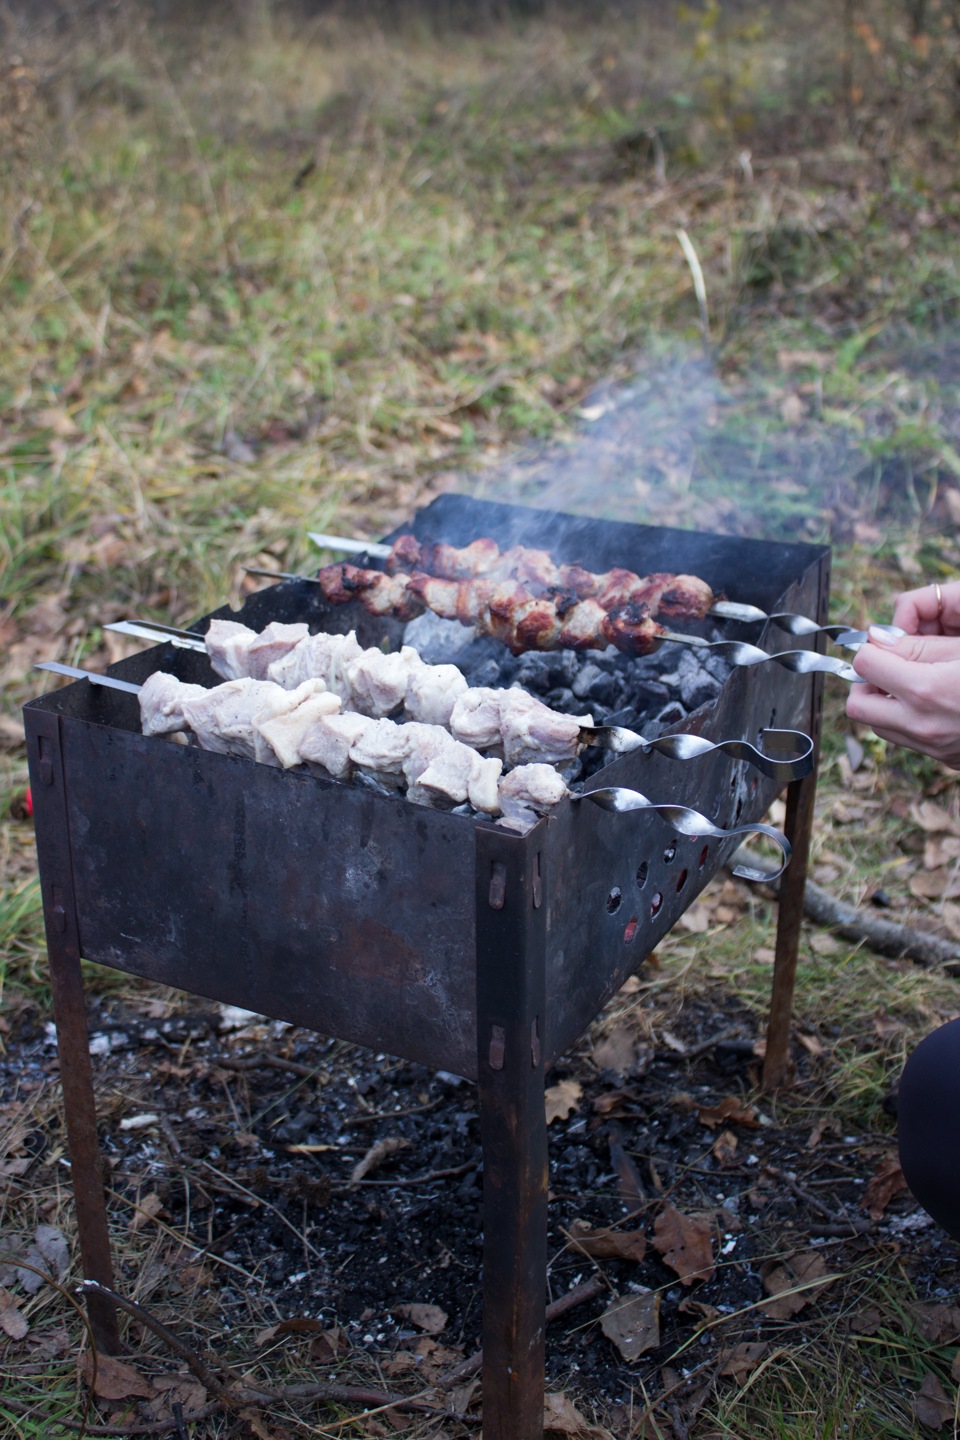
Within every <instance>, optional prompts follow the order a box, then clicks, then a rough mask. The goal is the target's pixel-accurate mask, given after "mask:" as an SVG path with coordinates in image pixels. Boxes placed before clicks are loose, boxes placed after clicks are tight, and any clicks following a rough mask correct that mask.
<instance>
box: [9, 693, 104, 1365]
mask: <svg viewBox="0 0 960 1440" xmlns="http://www.w3.org/2000/svg"><path fill="white" fill-rule="evenodd" d="M24 714H25V720H26V736H27V759H28V760H29V763H30V787H31V792H32V794H33V808H34V816H35V828H36V839H37V855H38V858H39V861H40V884H41V894H42V896H43V919H44V925H45V926H46V933H47V954H48V956H49V960H50V984H51V989H52V991H53V1014H54V1020H55V1021H56V1026H57V1048H58V1053H59V1058H60V1083H61V1085H62V1087H63V1108H64V1114H65V1116H66V1122H67V1141H68V1144H69V1148H70V1169H71V1175H72V1179H73V1193H74V1198H75V1200H76V1206H77V1231H78V1233H79V1237H80V1254H81V1258H82V1260H83V1273H84V1275H85V1276H86V1278H87V1279H88V1280H96V1281H98V1282H99V1284H101V1285H106V1286H107V1287H108V1288H109V1289H111V1290H112V1289H113V1263H112V1260H111V1257H110V1237H109V1232H108V1229H107V1204H106V1196H105V1194H104V1189H103V1173H102V1169H101V1155H100V1145H99V1141H98V1139H97V1108H96V1100H95V1099H94V1093H93V1067H92V1065H91V1063H90V1037H89V1033H88V1030H87V1012H86V1004H85V1000H84V993H83V973H82V971H81V969H80V932H79V924H78V921H77V906H76V895H75V890H74V882H73V863H72V860H71V856H70V842H69V833H70V831H69V825H68V820H67V803H66V792H65V787H64V777H63V762H62V755H61V750H60V722H59V718H58V717H57V715H55V714H53V713H51V712H45V711H31V710H27V711H25V712H24ZM87 1310H88V1313H89V1316H90V1328H91V1331H92V1332H93V1338H94V1341H95V1343H96V1345H97V1347H98V1349H100V1350H102V1351H104V1353H106V1354H108V1355H112V1354H115V1353H116V1352H117V1350H119V1348H120V1333H119V1328H118V1324H117V1308H116V1306H115V1305H114V1304H112V1303H111V1302H110V1301H109V1300H108V1299H107V1298H106V1296H104V1295H97V1294H91V1295H89V1296H88V1297H87Z"/></svg>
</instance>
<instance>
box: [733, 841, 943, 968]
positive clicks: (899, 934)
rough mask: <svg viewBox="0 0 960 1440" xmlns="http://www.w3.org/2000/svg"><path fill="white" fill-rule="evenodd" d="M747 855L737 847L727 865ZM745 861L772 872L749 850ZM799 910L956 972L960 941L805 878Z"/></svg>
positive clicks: (881, 947) (884, 950)
mask: <svg viewBox="0 0 960 1440" xmlns="http://www.w3.org/2000/svg"><path fill="white" fill-rule="evenodd" d="M747 855H748V852H747V851H746V850H743V851H741V850H737V851H736V852H735V853H734V854H733V855H731V857H730V859H729V860H728V861H727V865H728V867H733V866H734V865H737V864H740V863H743V862H744V861H745V860H746V859H747ZM749 863H750V864H751V865H753V866H755V867H756V868H757V869H758V870H768V871H769V873H770V874H771V876H772V875H773V874H774V873H775V868H776V867H775V866H773V865H772V864H769V863H768V862H767V861H765V860H763V859H760V858H758V857H757V856H756V855H755V854H754V853H753V852H752V851H750V852H749ZM767 883H768V884H769V886H770V889H771V890H772V891H773V892H774V894H777V893H778V891H779V889H780V884H779V881H777V880H773V879H771V880H770V881H769V882H767ZM803 913H804V915H806V917H807V919H808V920H812V921H813V922H814V923H815V924H817V925H822V926H823V927H824V928H825V929H827V930H835V931H836V932H837V934H838V935H842V936H843V938H844V939H845V940H858V941H861V942H862V943H863V944H864V945H866V946H867V947H868V949H870V950H873V951H875V952H876V953H877V954H878V955H892V956H893V957H894V958H896V959H900V958H906V959H908V960H915V961H916V962H917V964H918V965H926V966H928V967H933V966H935V965H942V966H943V968H944V970H946V972H947V974H948V975H960V944H958V943H957V941H956V940H945V939H944V938H943V937H942V936H940V935H932V934H930V932H929V931H927V930H914V929H913V928H912V927H911V926H909V925H898V924H897V923H896V922H895V921H893V920H884V919H883V918H882V917H881V916H879V915H872V914H870V913H869V912H868V911H866V910H861V909H858V908H857V906H856V905H850V904H848V903H847V902H846V901H845V900H838V899H837V897H836V896H835V895H831V894H830V892H829V891H828V890H824V888H823V886H822V885H817V884H816V882H815V881H813V880H810V879H809V878H808V879H807V883H806V886H805V888H804V894H803Z"/></svg>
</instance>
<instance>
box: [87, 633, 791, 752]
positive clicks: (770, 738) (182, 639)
mask: <svg viewBox="0 0 960 1440" xmlns="http://www.w3.org/2000/svg"><path fill="white" fill-rule="evenodd" d="M104 629H106V630H112V631H113V632H114V633H115V634H117V635H132V636H135V637H136V638H138V639H140V640H158V639H162V640H168V641H169V642H170V643H171V644H172V645H177V646H179V647H181V648H182V649H184V650H196V651H199V652H201V653H205V652H206V648H207V647H206V642H205V641H204V639H203V637H202V636H201V635H197V634H195V633H194V632H193V631H192V630H177V629H176V628H175V627H174V626H172V625H162V624H161V623H160V622H159V621H155V620H116V621H114V622H113V623H112V624H110V625H106V626H104ZM804 653H805V652H804ZM760 736H761V739H762V740H763V742H764V745H765V746H766V749H759V748H758V747H757V746H756V745H751V744H750V743H749V741H747V740H736V739H734V740H716V741H714V740H706V739H705V738H704V737H703V736H702V735H685V734H680V735H660V736H658V738H657V739H655V740H646V739H644V737H643V736H642V735H638V734H637V732H636V731H635V730H628V729H627V728H626V727H625V726H623V725H583V726H581V728H580V736H579V740H580V744H581V745H582V746H583V747H584V748H590V747H591V746H593V745H597V746H599V747H600V748H601V749H603V750H610V751H612V752H613V753H614V754H616V755H627V754H629V753H630V752H631V751H635V750H642V751H643V752H644V753H645V754H651V753H657V754H661V755H666V756H667V758H668V759H670V760H695V759H696V758H697V757H698V756H700V755H708V754H709V753H710V752H711V751H712V750H720V751H721V752H722V753H723V754H725V755H731V756H733V758H734V759H736V760H745V761H746V762H747V764H748V765H752V766H753V767H754V769H755V770H759V771H760V773H761V774H762V775H766V776H767V777H768V778H769V779H771V780H802V779H803V777H804V776H805V775H809V774H810V771H811V770H812V769H813V741H812V739H811V738H810V736H809V735H806V734H804V732H803V731H802V730H772V729H767V730H762V731H761V732H760ZM769 751H776V752H779V753H778V754H770V753H769Z"/></svg>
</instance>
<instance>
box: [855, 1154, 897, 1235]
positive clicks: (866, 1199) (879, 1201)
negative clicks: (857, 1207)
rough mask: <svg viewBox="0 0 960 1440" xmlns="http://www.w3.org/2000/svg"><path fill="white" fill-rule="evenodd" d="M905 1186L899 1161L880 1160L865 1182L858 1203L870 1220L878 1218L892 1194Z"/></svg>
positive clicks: (895, 1193)
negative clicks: (865, 1184)
mask: <svg viewBox="0 0 960 1440" xmlns="http://www.w3.org/2000/svg"><path fill="white" fill-rule="evenodd" d="M906 1188H907V1182H906V1180H904V1178H903V1171H902V1170H901V1169H900V1161H899V1160H896V1159H893V1160H882V1161H881V1162H880V1164H879V1165H878V1166H877V1168H876V1170H875V1171H874V1172H873V1175H872V1176H871V1177H870V1179H869V1181H868V1182H867V1188H866V1189H865V1190H864V1192H863V1198H862V1199H861V1201H860V1204H861V1205H862V1206H863V1208H864V1210H866V1212H867V1214H868V1215H869V1216H870V1219H871V1220H879V1219H880V1218H881V1217H882V1215H883V1213H884V1211H885V1210H886V1208H887V1206H888V1205H889V1204H890V1201H891V1200H892V1199H893V1197H894V1195H899V1194H900V1191H901V1190H906Z"/></svg>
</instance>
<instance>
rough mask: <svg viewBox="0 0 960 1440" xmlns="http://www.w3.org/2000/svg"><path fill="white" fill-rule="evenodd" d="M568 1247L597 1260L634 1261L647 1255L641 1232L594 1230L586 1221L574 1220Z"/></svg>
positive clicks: (645, 1240) (638, 1260)
mask: <svg viewBox="0 0 960 1440" xmlns="http://www.w3.org/2000/svg"><path fill="white" fill-rule="evenodd" d="M569 1236H570V1238H569V1241H568V1246H569V1248H570V1249H571V1250H579V1251H580V1252H581V1253H582V1254H584V1255H592V1256H593V1257H594V1258H595V1259H597V1260H635V1261H637V1262H638V1263H639V1262H640V1261H641V1260H642V1259H643V1257H644V1256H645V1255H646V1253H647V1237H646V1236H645V1235H644V1233H643V1231H642V1230H611V1229H610V1228H609V1227H604V1228H602V1229H600V1230H594V1229H593V1228H592V1227H591V1226H590V1224H589V1223H588V1221H586V1220H574V1222H573V1224H572V1225H571V1226H570V1231H569Z"/></svg>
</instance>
